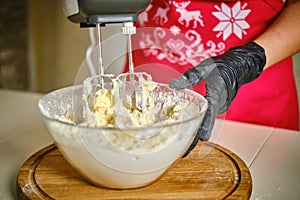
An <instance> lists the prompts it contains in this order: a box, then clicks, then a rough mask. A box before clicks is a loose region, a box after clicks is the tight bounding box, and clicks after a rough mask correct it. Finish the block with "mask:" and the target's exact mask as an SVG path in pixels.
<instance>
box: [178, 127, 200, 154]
mask: <svg viewBox="0 0 300 200" xmlns="http://www.w3.org/2000/svg"><path fill="white" fill-rule="evenodd" d="M198 140H199V136H198V133H197V134H196V135H195V137H194V140H193V142H192V144H191V145H190V146H189V148H188V149H187V150H186V151H185V153H184V154H183V156H182V158H185V157H186V156H187V155H189V153H190V152H191V151H192V150H193V149H194V148H195V147H196V145H197V143H198Z"/></svg>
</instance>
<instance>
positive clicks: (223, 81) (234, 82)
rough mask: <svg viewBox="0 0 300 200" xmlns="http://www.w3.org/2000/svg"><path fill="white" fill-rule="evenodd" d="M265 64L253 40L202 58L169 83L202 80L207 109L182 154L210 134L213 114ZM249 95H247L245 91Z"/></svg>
mask: <svg viewBox="0 0 300 200" xmlns="http://www.w3.org/2000/svg"><path fill="white" fill-rule="evenodd" d="M265 64H266V56H265V52H264V49H263V48H262V47H261V46H259V45H258V44H256V43H254V42H250V43H247V44H245V45H244V46H238V47H235V48H231V49H229V50H228V51H226V52H225V53H223V54H221V55H219V56H215V57H211V58H208V59H205V60H204V61H202V62H201V63H200V64H199V65H197V66H196V67H194V68H191V69H189V70H187V71H186V72H185V73H184V74H182V75H181V76H180V77H179V78H178V79H175V80H173V81H171V82H170V84H169V85H170V87H171V88H172V89H176V90H180V89H184V88H189V87H191V86H194V85H196V84H197V83H199V82H200V81H201V80H204V81H205V83H206V96H205V97H206V99H207V101H208V109H207V112H206V115H205V118H204V120H203V122H202V125H201V126H200V128H199V130H198V132H197V134H196V137H195V138H194V141H193V142H192V144H191V146H190V147H189V149H188V150H187V151H186V153H185V154H184V156H183V157H185V156H187V155H188V154H189V152H190V151H191V150H192V149H193V148H194V147H195V146H196V144H197V142H198V140H199V139H200V140H201V141H207V140H208V139H209V138H210V136H211V131H212V128H213V126H214V122H215V117H216V114H221V113H223V112H225V111H226V110H227V109H228V107H229V106H230V104H231V102H232V100H233V99H234V97H235V96H236V94H237V91H238V89H239V88H240V87H241V85H243V84H245V83H248V82H250V81H252V80H254V79H255V78H257V77H258V76H259V75H260V74H261V72H262V71H263V68H264V66H265ZM249 95H251V94H249Z"/></svg>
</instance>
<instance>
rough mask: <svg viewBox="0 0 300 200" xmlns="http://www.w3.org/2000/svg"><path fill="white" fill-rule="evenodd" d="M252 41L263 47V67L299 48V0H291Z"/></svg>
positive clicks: (293, 52)
mask: <svg viewBox="0 0 300 200" xmlns="http://www.w3.org/2000/svg"><path fill="white" fill-rule="evenodd" d="M254 42H256V43H257V44H259V45H260V46H262V47H263V48H264V49H265V53H266V58H267V62H266V65H265V68H264V69H266V68H268V67H270V66H271V65H273V64H275V63H277V62H279V61H281V60H283V59H285V58H287V57H290V56H292V55H294V54H295V53H297V52H298V51H299V50H300V0H293V1H291V2H290V3H289V4H288V5H287V7H286V8H285V9H284V10H283V12H282V13H281V14H280V16H278V18H277V19H276V20H275V21H274V22H273V24H272V25H271V26H270V27H269V28H268V29H267V30H266V31H265V32H264V33H263V34H261V35H260V36H259V37H257V38H256V39H255V40H254Z"/></svg>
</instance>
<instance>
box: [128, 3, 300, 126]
mask: <svg viewBox="0 0 300 200" xmlns="http://www.w3.org/2000/svg"><path fill="white" fill-rule="evenodd" d="M283 7H284V2H283V0H264V1H263V0H248V1H247V0H245V1H228V0H227V1H224V2H222V1H217V0H216V1H201V0H194V1H193V0H192V1H190V0H185V1H183V0H173V1H169V0H152V2H151V4H150V5H149V7H148V8H147V9H146V10H144V11H143V12H142V13H141V14H140V15H139V23H138V24H137V26H138V30H137V34H136V35H134V36H133V40H132V41H133V50H134V51H133V56H134V58H133V61H134V64H135V66H137V67H136V71H147V72H149V73H150V74H151V75H152V76H153V77H154V80H156V81H160V82H165V83H168V82H169V81H170V80H172V79H173V78H175V77H177V76H178V75H179V73H183V72H185V71H186V70H187V69H188V68H190V67H193V66H195V65H197V64H199V63H200V62H201V61H202V60H203V59H205V58H208V57H211V56H216V55H219V54H221V53H223V52H224V51H226V50H227V49H228V48H230V47H234V46H237V45H243V44H245V43H247V42H249V41H253V40H254V39H255V38H256V37H257V36H258V35H260V34H261V33H262V32H263V31H264V30H265V29H266V28H267V27H268V26H269V25H270V23H271V22H272V20H274V18H275V17H276V16H277V15H278V14H279V12H280V11H281V10H282V9H283ZM203 85H204V84H203V83H200V84H198V85H197V86H195V87H194V88H193V89H194V90H196V91H198V92H200V93H202V94H204V92H205V91H204V90H203ZM226 118H227V119H229V120H235V121H242V122H250V123H255V124H262V125H268V126H273V127H281V128H287V129H295V130H298V129H299V111H298V100H297V91H296V86H295V80H294V75H293V68H292V59H291V58H289V59H286V60H284V61H282V62H280V63H278V64H276V65H274V66H271V67H270V68H268V69H266V70H265V71H264V72H263V73H262V75H261V76H260V77H259V78H257V79H256V80H254V81H252V82H250V83H248V84H245V85H243V86H242V87H241V88H240V90H239V92H238V94H237V96H236V98H235V99H234V101H233V102H232V104H231V106H230V108H229V110H228V111H227V112H226Z"/></svg>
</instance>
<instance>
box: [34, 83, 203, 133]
mask: <svg viewBox="0 0 300 200" xmlns="http://www.w3.org/2000/svg"><path fill="white" fill-rule="evenodd" d="M159 84H160V85H167V84H164V83H159ZM81 87H83V85H82V84H79V85H72V86H67V87H62V88H59V89H56V90H53V91H50V92H49V93H46V94H44V95H43V96H42V97H40V98H39V99H38V109H39V111H40V114H41V115H42V116H43V117H44V118H46V119H47V120H50V121H54V122H57V123H62V124H65V125H68V126H73V127H78V128H85V129H90V130H105V131H108V130H116V129H117V130H120V129H122V130H126V131H127V130H128V131H134V130H139V131H141V130H146V129H149V128H160V127H165V126H166V127H168V126H171V125H172V126H173V125H178V124H181V123H185V122H188V121H191V120H193V119H195V118H198V117H199V118H201V116H202V115H201V114H202V113H203V112H204V113H203V115H204V116H205V115H206V112H207V108H208V101H207V99H206V98H205V97H204V96H202V95H201V94H199V93H197V92H196V91H193V90H191V89H183V90H188V91H189V92H191V93H193V94H195V95H197V96H199V97H200V99H201V102H200V104H199V106H200V112H199V113H196V114H193V115H191V116H188V117H186V118H184V119H181V120H176V121H171V122H168V123H161V122H159V123H157V122H155V123H153V124H150V125H145V126H140V127H138V126H129V127H125V128H124V127H122V128H121V127H117V126H103V127H90V126H85V125H83V124H75V123H70V122H67V121H62V120H59V119H58V117H59V116H51V115H49V114H47V112H46V111H45V109H44V108H43V105H42V102H44V99H45V98H46V97H48V96H50V95H53V94H54V93H57V92H58V91H62V90H69V89H78V88H81ZM181 91H182V90H181ZM163 121H166V120H163ZM202 121H203V120H202ZM202 121H201V122H199V126H200V125H201V124H202Z"/></svg>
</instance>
